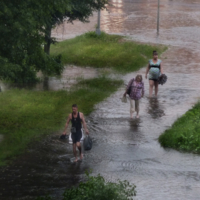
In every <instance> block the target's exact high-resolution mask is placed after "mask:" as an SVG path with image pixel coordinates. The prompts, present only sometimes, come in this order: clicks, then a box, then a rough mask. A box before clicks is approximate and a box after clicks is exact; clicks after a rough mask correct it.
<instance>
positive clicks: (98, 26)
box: [96, 9, 101, 35]
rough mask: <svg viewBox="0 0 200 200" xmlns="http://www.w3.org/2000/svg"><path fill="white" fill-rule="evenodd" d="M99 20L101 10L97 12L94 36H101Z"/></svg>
mask: <svg viewBox="0 0 200 200" xmlns="http://www.w3.org/2000/svg"><path fill="white" fill-rule="evenodd" d="M100 18H101V10H100V9H99V10H98V19H97V28H96V34H97V35H101V30H100Z"/></svg>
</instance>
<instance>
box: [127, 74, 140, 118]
mask: <svg viewBox="0 0 200 200" xmlns="http://www.w3.org/2000/svg"><path fill="white" fill-rule="evenodd" d="M129 88H130V95H129V97H130V117H131V118H133V113H134V111H136V118H139V100H140V99H141V98H142V97H143V96H144V83H143V81H142V75H137V76H136V78H135V79H134V78H133V79H131V80H130V81H129V83H128V86H127V88H126V91H125V93H124V97H125V96H126V94H127V91H128V90H129ZM134 101H135V109H134V108H133V104H134Z"/></svg>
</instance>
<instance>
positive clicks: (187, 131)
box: [159, 102, 200, 153]
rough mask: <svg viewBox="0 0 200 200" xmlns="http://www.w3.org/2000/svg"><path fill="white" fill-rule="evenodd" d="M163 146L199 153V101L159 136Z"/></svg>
mask: <svg viewBox="0 0 200 200" xmlns="http://www.w3.org/2000/svg"><path fill="white" fill-rule="evenodd" d="M159 142H160V143H161V145H162V146H163V147H169V148H174V149H178V150H185V151H190V152H194V153H200V102H199V103H197V104H196V105H195V106H194V107H193V108H192V109H191V110H189V111H188V112H187V113H186V114H184V115H183V116H182V117H181V118H179V119H178V120H177V121H176V122H175V123H174V124H173V125H172V127H171V128H170V129H168V130H166V131H165V132H164V133H163V134H162V135H161V136H160V137H159Z"/></svg>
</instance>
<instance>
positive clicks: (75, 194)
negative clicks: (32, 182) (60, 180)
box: [37, 173, 136, 200]
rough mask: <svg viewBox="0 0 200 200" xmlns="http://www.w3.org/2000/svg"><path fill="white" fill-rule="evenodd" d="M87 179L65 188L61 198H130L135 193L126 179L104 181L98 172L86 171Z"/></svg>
mask: <svg viewBox="0 0 200 200" xmlns="http://www.w3.org/2000/svg"><path fill="white" fill-rule="evenodd" d="M86 175H87V181H86V182H81V183H80V184H79V186H78V187H72V188H70V189H66V190H65V192H64V194H63V198H62V200H131V199H133V196H135V195H136V191H135V188H136V186H135V185H131V184H130V183H129V182H128V181H118V182H116V183H112V182H106V181H105V179H104V178H103V177H102V176H101V175H100V174H99V175H98V176H91V175H89V174H88V173H86ZM37 200H54V198H51V197H50V196H48V197H40V198H37Z"/></svg>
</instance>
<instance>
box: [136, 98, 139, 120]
mask: <svg viewBox="0 0 200 200" xmlns="http://www.w3.org/2000/svg"><path fill="white" fill-rule="evenodd" d="M135 111H136V112H137V115H136V117H137V118H139V100H135Z"/></svg>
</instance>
